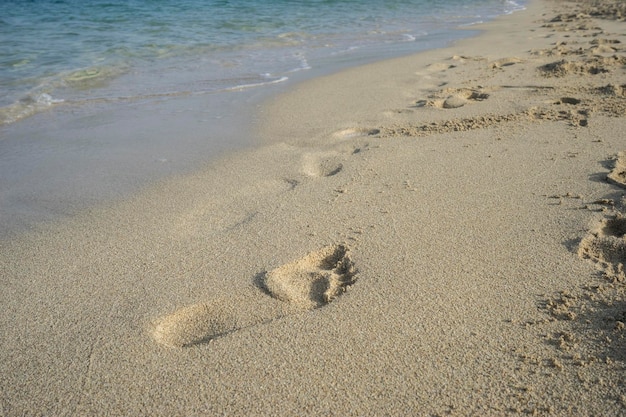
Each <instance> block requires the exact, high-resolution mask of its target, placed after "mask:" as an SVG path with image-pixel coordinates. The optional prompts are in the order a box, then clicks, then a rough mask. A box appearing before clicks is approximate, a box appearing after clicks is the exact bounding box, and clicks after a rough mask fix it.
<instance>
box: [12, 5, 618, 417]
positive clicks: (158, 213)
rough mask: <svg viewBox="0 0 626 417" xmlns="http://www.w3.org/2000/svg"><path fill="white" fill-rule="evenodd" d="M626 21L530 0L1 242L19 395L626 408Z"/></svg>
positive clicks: (49, 404)
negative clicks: (250, 136) (221, 146)
mask: <svg viewBox="0 0 626 417" xmlns="http://www.w3.org/2000/svg"><path fill="white" fill-rule="evenodd" d="M625 19H626V7H624V5H623V2H622V1H621V0H616V1H610V0H605V1H597V2H593V1H587V2H561V1H556V0H533V1H532V2H531V4H530V5H529V7H528V9H527V10H526V11H523V12H519V13H515V14H513V15H510V16H504V17H501V18H499V19H497V20H496V21H494V22H491V23H489V24H485V25H481V26H480V27H477V28H480V29H481V30H484V32H483V33H482V34H481V35H479V36H477V37H474V38H472V39H468V40H464V41H461V42H458V43H456V44H455V45H453V46H451V47H448V48H445V49H439V50H435V51H430V52H426V53H422V54H419V55H415V56H410V57H406V58H401V59H395V60H390V61H385V62H381V63H376V64H372V65H368V66H365V67H360V68H356V69H351V70H348V71H343V72H341V73H338V74H335V75H331V76H328V77H324V78H319V79H315V80H312V81H309V82H306V83H303V84H301V85H298V86H297V87H296V88H294V89H293V91H290V92H289V93H287V94H284V95H282V96H280V97H277V98H275V99H272V100H271V101H270V102H268V103H266V104H265V105H264V106H263V108H262V109H260V110H259V125H258V131H259V132H260V134H261V135H262V137H263V138H264V142H263V144H262V146H259V147H257V148H255V149H251V150H247V151H242V152H238V153H234V154H232V155H229V156H228V157H225V158H223V159H222V160H220V161H218V162H216V163H214V164H212V165H211V166H208V167H206V169H204V170H203V171H201V172H197V173H195V174H193V175H186V176H184V177H178V178H174V179H171V180H168V181H166V182H162V183H160V184H159V185H158V186H155V187H152V188H150V189H148V190H145V192H143V193H142V194H141V195H139V196H136V197H133V198H132V199H129V200H127V201H125V202H123V203H119V202H118V203H115V204H113V203H111V204H110V205H108V206H103V207H99V208H96V209H93V210H90V211H89V212H85V213H82V214H81V215H79V216H77V217H75V218H72V219H69V220H68V219H66V220H64V221H63V222H61V223H58V224H52V225H47V226H42V227H40V228H38V229H37V230H33V231H32V232H29V233H28V234H24V235H21V236H16V237H14V238H11V239H10V240H9V239H7V240H5V241H2V242H1V243H0V247H1V251H0V276H1V282H0V301H1V305H2V309H1V311H0V329H1V330H2V337H1V338H0V391H1V397H0V415H3V416H23V415H25V416H35V415H46V416H57V415H90V416H92V415H146V416H147V415H150V416H155V415H163V416H174V415H181V416H182V415H184V416H192V415H223V414H226V415H276V416H291V415H294V416H295V415H337V416H346V415H373V416H382V415H424V416H431V415H433V416H435V415H455V416H465V415H480V416H483V415H491V416H501V415H507V414H513V415H516V414H521V415H525V414H531V415H534V414H538V415H561V416H570V415H577V416H586V415H605V416H608V415H624V414H625V413H626V373H625V365H626V342H625V339H624V336H625V335H626V330H625V322H626V299H625V295H624V294H625V288H626V275H625V273H624V270H623V266H622V263H623V262H624V261H625V260H626V238H625V237H624V235H625V234H626V216H623V215H622V214H621V213H622V212H623V211H624V200H623V196H624V192H625V188H626V153H622V151H626V118H625V117H626V22H625V21H624V20H625Z"/></svg>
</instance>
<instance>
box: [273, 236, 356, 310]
mask: <svg viewBox="0 0 626 417" xmlns="http://www.w3.org/2000/svg"><path fill="white" fill-rule="evenodd" d="M355 274H356V271H355V268H354V264H353V263H352V261H351V260H350V257H349V255H348V249H347V248H346V247H345V246H343V245H337V246H327V247H325V248H322V249H320V250H318V251H316V252H312V253H310V254H308V255H307V256H305V257H304V258H302V259H299V260H297V261H295V262H292V263H289V264H286V265H283V266H281V267H279V268H276V269H274V270H273V271H271V272H268V273H267V274H265V276H264V277H263V281H262V286H263V288H264V289H265V290H266V291H267V292H268V293H269V294H270V295H272V296H273V297H275V298H277V299H279V300H282V301H286V302H289V303H291V304H293V305H295V306H298V307H300V308H303V309H307V310H309V309H312V308H318V307H322V306H324V305H326V304H328V303H330V302H331V301H333V300H334V299H335V298H336V297H337V296H339V295H341V294H343V292H344V291H345V290H346V288H347V287H348V286H349V285H352V284H354V281H355V280H356V277H355Z"/></svg>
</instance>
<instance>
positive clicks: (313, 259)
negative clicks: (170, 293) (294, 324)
mask: <svg viewBox="0 0 626 417" xmlns="http://www.w3.org/2000/svg"><path fill="white" fill-rule="evenodd" d="M355 281H356V270H355V267H354V264H353V262H352V260H351V259H350V256H349V250H348V248H347V247H346V246H344V245H331V246H326V247H323V248H321V249H319V250H317V251H314V252H311V253H309V254H308V255H306V256H305V257H303V258H301V259H299V260H297V261H294V262H291V263H288V264H286V265H283V266H281V267H278V268H276V269H274V270H272V271H270V272H266V273H264V274H262V275H261V276H260V278H259V282H258V285H259V287H260V288H261V289H263V290H264V291H265V292H266V293H267V294H268V295H270V296H271V297H267V296H265V295H264V294H263V293H261V292H259V291H254V292H252V293H250V294H240V295H238V296H233V297H232V298H221V299H218V300H214V301H212V302H210V303H200V304H195V305H191V306H187V307H183V308H181V309H179V310H177V311H175V312H174V313H172V314H169V315H167V316H165V317H162V318H161V319H159V320H158V321H157V323H156V324H155V325H154V327H153V329H152V337H153V338H154V339H155V340H156V341H157V342H159V343H161V344H163V345H166V346H170V347H189V346H194V345H198V344H203V343H207V342H209V341H211V340H213V339H216V338H218V337H221V336H225V335H227V334H229V333H232V332H234V331H236V330H239V329H243V328H246V327H251V326H256V325H259V324H263V323H267V322H270V321H272V320H275V319H278V318H281V317H284V316H286V315H288V314H294V313H297V312H301V311H306V310H311V309H314V308H319V307H323V306H324V305H326V304H328V303H330V302H331V301H333V300H334V299H335V298H336V297H338V296H339V295H341V294H343V293H344V292H345V291H346V289H347V287H348V286H350V285H352V284H354V282H355Z"/></svg>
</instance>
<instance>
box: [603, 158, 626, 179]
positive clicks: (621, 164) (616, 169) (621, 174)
mask: <svg viewBox="0 0 626 417" xmlns="http://www.w3.org/2000/svg"><path fill="white" fill-rule="evenodd" d="M606 178H607V179H608V180H609V182H612V183H614V184H616V185H619V186H620V187H626V152H620V153H618V154H617V158H616V159H615V165H614V166H613V169H612V170H611V172H610V173H609V175H607V177H606Z"/></svg>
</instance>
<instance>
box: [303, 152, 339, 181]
mask: <svg viewBox="0 0 626 417" xmlns="http://www.w3.org/2000/svg"><path fill="white" fill-rule="evenodd" d="M342 169H343V164H342V163H341V162H338V161H337V155H336V153H332V154H325V155H324V154H305V155H303V157H302V172H303V173H304V175H306V176H308V177H332V176H333V175H337V174H339V173H340V172H341V170H342Z"/></svg>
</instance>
